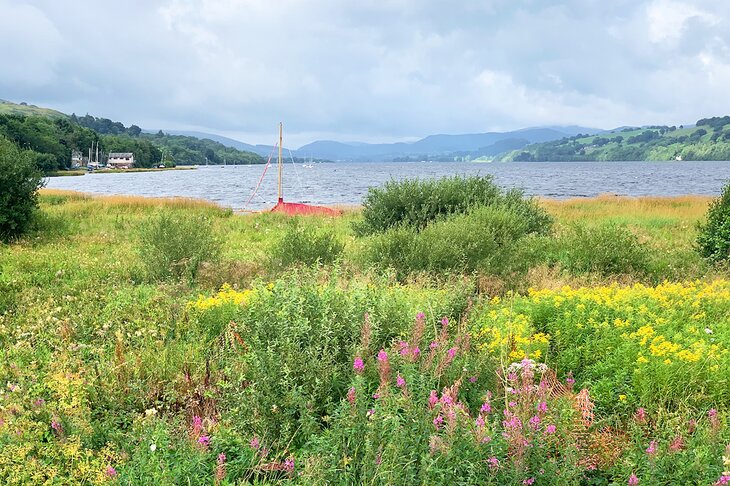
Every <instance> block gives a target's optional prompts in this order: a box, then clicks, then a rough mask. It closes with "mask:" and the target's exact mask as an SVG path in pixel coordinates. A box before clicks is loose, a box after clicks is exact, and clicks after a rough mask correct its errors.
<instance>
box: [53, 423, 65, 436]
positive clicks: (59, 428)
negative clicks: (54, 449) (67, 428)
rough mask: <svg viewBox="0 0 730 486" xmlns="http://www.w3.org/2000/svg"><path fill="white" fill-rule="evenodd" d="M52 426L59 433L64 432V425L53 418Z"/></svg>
mask: <svg viewBox="0 0 730 486" xmlns="http://www.w3.org/2000/svg"><path fill="white" fill-rule="evenodd" d="M51 428H52V429H53V430H55V431H56V432H57V433H59V434H62V433H63V425H61V422H56V421H55V420H52V421H51Z"/></svg>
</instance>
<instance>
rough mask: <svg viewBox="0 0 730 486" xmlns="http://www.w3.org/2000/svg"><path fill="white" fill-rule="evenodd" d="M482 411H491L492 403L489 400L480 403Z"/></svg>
mask: <svg viewBox="0 0 730 486" xmlns="http://www.w3.org/2000/svg"><path fill="white" fill-rule="evenodd" d="M479 411H480V412H483V413H492V405H491V404H490V403H489V402H484V403H482V408H480V409H479Z"/></svg>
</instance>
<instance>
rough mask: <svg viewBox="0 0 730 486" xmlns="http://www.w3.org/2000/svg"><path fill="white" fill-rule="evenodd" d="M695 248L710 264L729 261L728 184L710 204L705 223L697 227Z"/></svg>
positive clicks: (729, 207) (729, 192) (729, 221)
mask: <svg viewBox="0 0 730 486" xmlns="http://www.w3.org/2000/svg"><path fill="white" fill-rule="evenodd" d="M698 229H699V235H698V236H697V246H698V250H699V252H700V255H702V256H703V257H704V258H706V259H707V260H709V261H711V262H723V261H729V260H730V183H729V184H727V185H726V186H725V188H724V189H723V190H722V194H721V196H720V197H719V198H718V199H715V200H714V201H712V202H711V203H710V207H709V209H708V210H707V221H706V222H705V223H701V224H700V225H699V228H698Z"/></svg>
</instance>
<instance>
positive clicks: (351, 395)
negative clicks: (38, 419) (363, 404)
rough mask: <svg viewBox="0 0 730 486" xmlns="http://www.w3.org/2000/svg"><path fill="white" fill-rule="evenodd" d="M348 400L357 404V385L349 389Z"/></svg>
mask: <svg viewBox="0 0 730 486" xmlns="http://www.w3.org/2000/svg"><path fill="white" fill-rule="evenodd" d="M347 401H348V402H350V405H355V387H354V386H353V387H350V389H349V390H347Z"/></svg>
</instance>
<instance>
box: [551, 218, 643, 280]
mask: <svg viewBox="0 0 730 486" xmlns="http://www.w3.org/2000/svg"><path fill="white" fill-rule="evenodd" d="M551 246H552V248H551V249H550V250H548V253H549V254H548V256H547V259H548V263H551V264H555V263H557V264H559V265H560V266H561V267H562V268H563V269H565V270H567V271H569V272H571V273H573V274H585V273H596V274H598V275H601V276H603V277H609V276H617V275H635V276H639V277H641V276H646V275H647V274H648V273H649V272H650V268H651V250H650V248H649V247H648V246H646V245H645V244H642V243H641V242H639V239H638V238H637V237H636V235H635V234H634V233H632V232H631V231H630V230H629V229H627V228H626V227H624V226H619V225H617V224H606V225H599V226H587V225H584V224H575V225H572V226H569V227H568V228H567V229H566V231H565V232H564V233H563V234H562V235H560V236H559V237H558V238H556V239H555V240H554V242H553V245H551Z"/></svg>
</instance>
